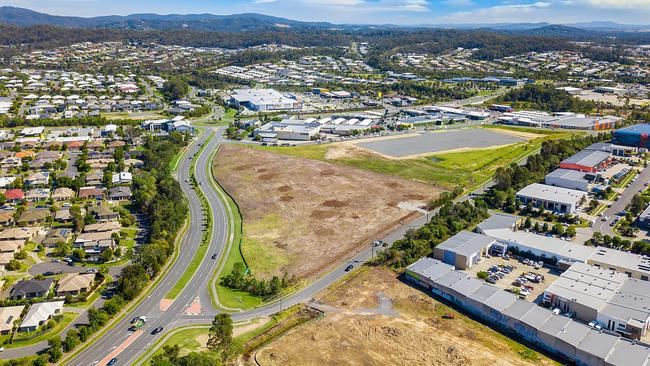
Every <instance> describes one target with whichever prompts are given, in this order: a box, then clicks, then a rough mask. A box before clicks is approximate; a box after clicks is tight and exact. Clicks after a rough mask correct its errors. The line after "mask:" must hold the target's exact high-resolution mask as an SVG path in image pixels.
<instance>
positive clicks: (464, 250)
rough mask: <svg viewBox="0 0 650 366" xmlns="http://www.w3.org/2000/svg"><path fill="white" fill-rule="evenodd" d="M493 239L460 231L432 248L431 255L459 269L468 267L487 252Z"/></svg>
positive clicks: (493, 241)
mask: <svg viewBox="0 0 650 366" xmlns="http://www.w3.org/2000/svg"><path fill="white" fill-rule="evenodd" d="M495 242H496V240H495V239H493V238H490V237H488V236H485V235H480V234H476V233H472V232H469V231H461V232H459V233H458V234H456V235H454V236H452V237H451V238H449V239H447V240H445V241H444V242H442V243H440V244H438V245H437V246H436V247H435V248H434V249H433V257H434V258H435V259H438V260H440V261H442V262H444V263H447V264H451V265H453V266H454V267H456V268H459V269H468V268H471V267H472V266H473V265H475V264H477V263H478V262H479V261H480V260H481V257H483V255H485V254H487V253H488V251H489V250H490V247H491V246H492V244H494V243H495Z"/></svg>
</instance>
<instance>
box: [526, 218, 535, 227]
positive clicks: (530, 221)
mask: <svg viewBox="0 0 650 366" xmlns="http://www.w3.org/2000/svg"><path fill="white" fill-rule="evenodd" d="M532 226H533V222H532V220H531V219H530V217H526V221H524V228H526V229H530V228H531V227H532Z"/></svg>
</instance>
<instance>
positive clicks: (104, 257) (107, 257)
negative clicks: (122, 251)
mask: <svg viewBox="0 0 650 366" xmlns="http://www.w3.org/2000/svg"><path fill="white" fill-rule="evenodd" d="M113 257H114V255H113V249H111V248H107V249H106V250H104V251H103V252H101V254H100V255H99V259H100V260H101V261H102V262H104V263H106V262H110V261H111V260H113Z"/></svg>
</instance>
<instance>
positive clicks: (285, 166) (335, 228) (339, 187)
mask: <svg viewBox="0 0 650 366" xmlns="http://www.w3.org/2000/svg"><path fill="white" fill-rule="evenodd" d="M213 172H214V175H215V177H216V179H217V180H218V181H219V182H220V183H221V184H222V185H223V187H224V188H225V189H226V191H228V192H229V193H230V194H231V195H232V196H233V197H234V199H235V201H236V202H237V203H238V204H239V206H240V208H241V211H242V216H243V222H244V243H243V247H242V248H243V252H244V256H245V257H246V259H247V261H248V262H249V264H250V266H251V269H252V271H253V274H254V275H255V276H259V277H266V278H268V277H269V276H272V275H283V274H284V273H287V274H288V275H289V276H294V275H295V276H296V278H297V279H299V280H301V279H306V278H310V277H313V276H314V275H316V274H319V273H322V272H323V271H324V270H326V269H327V268H328V267H330V266H331V265H332V264H334V263H338V262H340V261H343V260H345V259H346V258H349V257H351V256H352V255H353V254H354V253H355V252H357V251H359V250H361V249H362V248H365V247H367V246H369V245H370V242H371V241H372V240H374V239H380V238H382V237H383V236H385V234H387V233H389V232H391V231H392V230H394V229H395V228H396V227H397V226H398V225H400V224H402V223H407V222H408V221H409V220H412V219H414V218H416V217H417V216H418V215H420V213H418V212H416V211H411V210H409V209H404V208H399V207H398V206H400V207H417V206H423V205H425V204H426V203H427V202H428V201H429V200H431V199H433V198H436V197H437V196H438V195H439V194H440V192H441V190H440V189H439V188H436V187H434V186H432V185H429V184H424V183H419V182H415V181H409V180H405V179H402V178H399V177H395V176H390V175H385V174H380V173H375V172H372V171H368V170H363V169H358V168H353V167H349V166H344V165H338V164H331V163H328V162H324V161H317V160H312V159H305V158H301V157H293V156H287V155H282V154H276V153H273V152H268V151H261V150H258V149H251V148H246V147H242V146H237V145H232V144H226V145H223V146H222V147H221V150H220V151H219V153H218V154H217V156H216V159H215V163H214V167H213Z"/></svg>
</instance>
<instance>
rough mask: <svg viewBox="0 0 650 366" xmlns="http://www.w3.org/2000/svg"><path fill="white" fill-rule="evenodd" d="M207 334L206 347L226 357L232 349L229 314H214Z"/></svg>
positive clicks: (223, 357)
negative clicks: (208, 335)
mask: <svg viewBox="0 0 650 366" xmlns="http://www.w3.org/2000/svg"><path fill="white" fill-rule="evenodd" d="M209 334H210V337H209V338H208V344H207V346H208V349H209V350H211V351H213V352H216V353H218V354H220V355H221V357H222V359H224V360H225V359H227V358H228V357H229V356H230V351H231V349H232V318H231V317H230V314H225V313H221V314H218V315H216V316H215V317H214V320H213V321H212V326H211V327H210V332H209Z"/></svg>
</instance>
